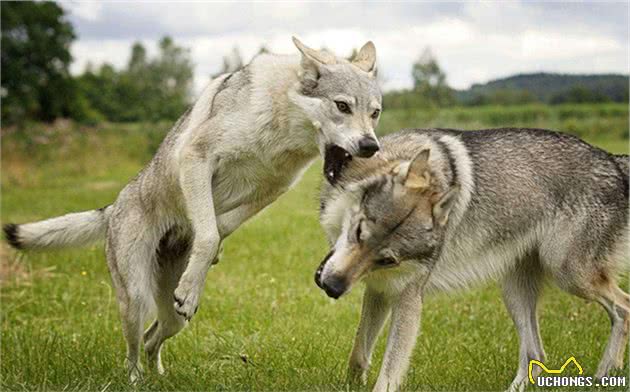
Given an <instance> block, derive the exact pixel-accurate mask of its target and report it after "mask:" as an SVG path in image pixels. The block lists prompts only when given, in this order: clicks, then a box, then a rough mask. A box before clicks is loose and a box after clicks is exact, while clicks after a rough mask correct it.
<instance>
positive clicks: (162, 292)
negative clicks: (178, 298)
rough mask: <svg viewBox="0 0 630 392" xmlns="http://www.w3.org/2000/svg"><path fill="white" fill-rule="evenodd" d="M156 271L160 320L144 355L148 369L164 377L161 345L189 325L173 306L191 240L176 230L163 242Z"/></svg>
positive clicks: (149, 336)
mask: <svg viewBox="0 0 630 392" xmlns="http://www.w3.org/2000/svg"><path fill="white" fill-rule="evenodd" d="M157 254H158V256H157V263H156V265H155V269H154V278H155V285H154V292H153V298H154V299H155V303H156V305H157V319H156V320H155V322H154V323H153V324H152V325H151V327H150V328H149V329H148V330H147V331H146V332H145V334H144V343H145V352H146V354H147V360H148V363H149V367H151V368H152V369H155V370H157V372H158V373H159V374H164V367H163V365H162V361H161V350H162V345H163V344H164V342H165V341H166V339H168V338H170V337H172V336H175V335H176V334H177V333H178V332H179V331H181V330H182V329H183V328H184V327H185V326H186V320H185V318H184V317H182V316H181V315H179V314H178V313H177V312H176V311H175V308H174V307H173V292H174V291H175V288H177V283H178V282H179V279H180V278H181V276H182V273H183V272H184V269H185V268H186V262H187V260H188V257H189V256H190V239H189V238H187V237H186V236H185V235H184V236H182V234H181V233H179V232H178V231H177V229H175V230H172V231H170V232H169V233H167V234H166V235H165V236H164V237H163V238H162V240H161V241H160V246H159V249H158V252H157Z"/></svg>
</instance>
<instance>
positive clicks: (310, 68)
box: [293, 37, 337, 90]
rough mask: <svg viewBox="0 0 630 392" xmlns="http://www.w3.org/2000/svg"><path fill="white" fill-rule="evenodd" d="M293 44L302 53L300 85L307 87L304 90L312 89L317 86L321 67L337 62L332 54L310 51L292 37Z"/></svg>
mask: <svg viewBox="0 0 630 392" xmlns="http://www.w3.org/2000/svg"><path fill="white" fill-rule="evenodd" d="M293 43H294V44H295V47H296V48H298V50H299V51H300V53H302V72H301V74H300V78H301V79H302V84H303V85H305V86H306V87H307V88H306V90H309V89H313V88H315V86H316V85H317V80H318V79H319V75H320V69H321V67H322V66H323V65H326V64H334V63H335V62H336V61H337V60H336V59H335V56H334V55H333V54H332V53H330V52H327V51H323V50H315V49H311V48H309V47H308V46H306V45H304V44H303V43H302V42H301V41H300V40H299V39H297V38H295V37H293Z"/></svg>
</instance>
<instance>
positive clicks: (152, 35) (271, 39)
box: [63, 1, 629, 91]
mask: <svg viewBox="0 0 630 392" xmlns="http://www.w3.org/2000/svg"><path fill="white" fill-rule="evenodd" d="M63 7H64V8H65V9H66V10H68V12H69V18H70V20H71V22H72V24H73V25H74V27H75V30H76V33H77V35H78V40H77V42H75V44H74V45H73V48H72V53H73V55H74V58H75V62H74V64H73V65H72V71H73V72H75V73H76V72H81V71H83V69H84V68H85V65H86V63H87V62H88V61H90V62H92V63H93V64H100V63H102V62H109V63H111V64H114V65H115V66H118V67H122V66H124V65H125V64H126V62H127V60H128V56H129V52H130V46H131V44H132V43H133V42H134V41H142V42H143V43H144V44H145V46H147V49H149V53H152V52H155V46H156V42H157V40H158V39H159V38H160V37H162V36H163V35H165V34H168V35H171V36H172V37H173V38H174V39H175V41H176V42H177V43H178V44H179V45H182V46H185V47H188V48H190V50H191V55H192V59H193V62H194V64H195V88H196V91H199V89H200V87H201V86H203V85H205V83H207V82H208V80H209V75H210V74H212V73H215V72H217V71H218V70H219V69H220V68H221V64H222V56H223V55H225V54H227V53H229V52H230V51H231V50H232V48H233V47H234V46H238V48H239V50H240V51H241V54H242V55H243V58H245V59H249V58H250V57H251V56H252V55H253V54H254V53H256V52H257V51H258V49H259V48H260V47H261V45H265V46H266V47H268V48H269V49H271V50H272V51H274V52H277V53H294V52H295V51H296V49H295V48H294V47H293V45H292V43H291V35H296V36H298V37H300V38H301V39H302V41H303V42H305V43H306V44H307V45H310V46H313V47H321V46H326V47H328V48H330V49H332V50H333V51H335V52H337V53H338V54H344V55H347V54H349V53H350V51H351V50H352V48H354V47H359V46H361V45H362V44H363V43H364V42H365V41H367V40H372V41H374V43H375V44H376V48H377V56H378V64H379V72H380V73H381V75H383V76H384V87H385V89H394V88H409V87H411V84H412V82H411V76H410V70H411V64H412V63H413V61H414V60H415V59H417V58H418V57H419V55H420V54H421V53H422V51H423V49H424V48H425V47H427V46H430V47H431V50H432V52H433V54H434V55H435V57H436V58H437V59H438V61H439V63H440V65H441V66H442V68H443V69H444V70H445V72H446V74H447V80H448V83H449V84H450V85H451V86H452V87H455V88H466V87H469V86H470V85H471V84H473V83H480V82H485V81H488V80H491V79H495V78H498V77H503V76H509V75H511V74H514V73H519V72H537V71H550V72H565V73H608V72H615V73H626V74H627V73H628V66H629V65H628V55H629V53H628V33H629V32H628V3H627V2H625V1H624V2H586V3H575V2H574V3H564V2H562V3H560V2H531V1H528V2H525V1H520V2H519V1H515V2H503V3H498V2H484V3H452V2H451V3H446V2H422V3H418V2H415V3H411V2H405V3H385V2H354V3H336V4H333V3H323V2H309V3H297V2H274V3H261V2H257V3H234V2H232V3H202V2H191V3H175V2H98V3H96V2H79V1H72V2H66V3H63Z"/></svg>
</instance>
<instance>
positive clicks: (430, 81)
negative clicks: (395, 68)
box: [411, 48, 454, 106]
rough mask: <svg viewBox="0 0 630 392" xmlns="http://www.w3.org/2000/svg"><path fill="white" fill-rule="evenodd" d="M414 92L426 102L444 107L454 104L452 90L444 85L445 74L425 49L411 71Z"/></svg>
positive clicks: (429, 51)
mask: <svg viewBox="0 0 630 392" xmlns="http://www.w3.org/2000/svg"><path fill="white" fill-rule="evenodd" d="M411 76H412V77H413V87H414V91H415V92H416V93H418V94H420V95H421V96H423V97H424V98H425V99H426V100H427V101H429V102H431V103H433V104H435V105H438V106H444V105H449V104H452V103H453V102H454V94H453V90H452V89H451V88H450V87H449V86H448V84H447V83H446V74H444V72H443V71H442V69H441V68H440V66H439V64H438V62H437V60H436V59H435V57H434V56H433V54H432V53H431V50H430V49H429V48H426V49H425V50H424V52H423V53H422V55H421V56H420V57H419V58H418V60H417V61H416V62H415V63H414V64H413V66H412V69H411Z"/></svg>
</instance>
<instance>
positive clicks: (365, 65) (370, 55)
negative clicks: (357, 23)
mask: <svg viewBox="0 0 630 392" xmlns="http://www.w3.org/2000/svg"><path fill="white" fill-rule="evenodd" d="M352 64H354V65H356V66H357V67H359V68H360V69H362V70H363V71H365V72H370V73H373V74H374V75H375V76H376V47H375V46H374V43H373V42H372V41H368V42H367V43H366V44H365V45H363V47H361V49H360V50H359V53H357V55H356V57H355V58H354V60H352Z"/></svg>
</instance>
